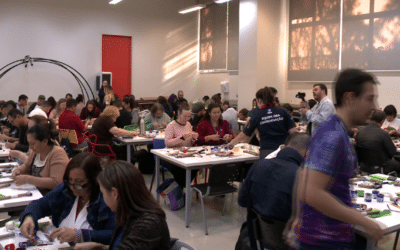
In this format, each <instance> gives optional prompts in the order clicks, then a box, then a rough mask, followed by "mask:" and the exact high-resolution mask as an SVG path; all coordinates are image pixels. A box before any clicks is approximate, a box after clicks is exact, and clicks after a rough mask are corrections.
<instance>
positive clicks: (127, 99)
mask: <svg viewBox="0 0 400 250" xmlns="http://www.w3.org/2000/svg"><path fill="white" fill-rule="evenodd" d="M122 102H123V103H126V104H129V108H130V109H134V108H135V98H132V97H131V96H129V95H126V96H124V98H122Z"/></svg>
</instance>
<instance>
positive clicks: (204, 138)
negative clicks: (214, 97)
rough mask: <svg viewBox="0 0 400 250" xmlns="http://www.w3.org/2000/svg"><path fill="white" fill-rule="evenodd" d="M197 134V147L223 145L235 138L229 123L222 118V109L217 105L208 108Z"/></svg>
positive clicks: (213, 104)
mask: <svg viewBox="0 0 400 250" xmlns="http://www.w3.org/2000/svg"><path fill="white" fill-rule="evenodd" d="M197 133H198V134H199V138H198V139H197V141H196V143H197V145H221V144H224V143H228V142H230V141H231V140H232V138H233V134H232V132H231V130H230V128H229V123H228V122H227V121H225V120H222V118H221V107H220V106H219V105H218V104H215V103H212V104H210V105H209V106H208V109H207V112H206V116H205V117H204V119H203V120H201V121H200V123H199V125H198V126H197Z"/></svg>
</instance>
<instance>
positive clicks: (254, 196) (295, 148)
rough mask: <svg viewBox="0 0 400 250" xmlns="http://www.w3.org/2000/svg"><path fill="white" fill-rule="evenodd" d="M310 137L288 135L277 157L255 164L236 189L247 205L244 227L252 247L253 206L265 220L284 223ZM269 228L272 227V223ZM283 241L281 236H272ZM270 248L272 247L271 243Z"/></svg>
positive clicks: (289, 212) (254, 243) (244, 205)
mask: <svg viewBox="0 0 400 250" xmlns="http://www.w3.org/2000/svg"><path fill="white" fill-rule="evenodd" d="M309 138H310V136H309V135H307V134H305V133H293V134H291V135H290V136H289V137H288V139H287V140H286V143H285V148H284V149H282V150H281V151H280V152H279V153H278V155H277V157H276V158H273V159H269V160H266V159H264V160H260V161H259V162H257V163H255V164H254V165H253V166H252V167H251V169H250V171H249V173H248V174H247V176H246V179H245V181H244V184H243V187H242V188H241V189H240V192H239V205H240V206H242V207H247V227H248V231H249V236H250V242H251V245H252V248H253V249H257V248H256V247H255V246H256V242H255V239H254V233H253V225H252V219H253V218H254V215H253V213H252V210H251V209H252V208H253V209H254V210H256V211H257V212H258V213H259V214H261V215H263V216H265V217H266V218H268V219H273V220H278V221H281V222H284V223H286V222H287V221H288V220H289V218H290V215H291V212H292V190H293V184H294V180H295V177H296V172H297V170H298V169H299V167H300V164H301V163H302V162H303V160H304V155H305V152H306V147H307V144H308V141H309ZM271 230H275V229H274V228H273V226H272V225H271ZM275 241H276V244H278V245H281V244H283V241H282V237H279V238H278V239H275ZM270 247H274V246H273V245H270Z"/></svg>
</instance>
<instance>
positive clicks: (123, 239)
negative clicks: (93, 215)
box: [74, 161, 171, 250]
mask: <svg viewBox="0 0 400 250" xmlns="http://www.w3.org/2000/svg"><path fill="white" fill-rule="evenodd" d="M97 179H98V180H99V184H100V190H101V192H102V193H103V196H104V201H105V203H106V204H107V206H108V207H109V208H110V209H111V210H112V211H114V212H115V213H116V217H115V218H116V224H117V229H116V230H115V232H114V235H113V238H112V240H111V243H110V245H109V246H106V245H102V244H98V243H94V242H88V243H79V244H76V245H75V248H74V249H75V250H84V249H91V250H95V249H110V250H114V249H115V250H125V249H126V250H144V249H145V250H169V249H171V246H170V234H169V229H168V225H167V222H166V219H165V212H164V211H163V210H162V208H161V207H160V205H158V204H157V202H156V200H155V199H154V197H153V195H152V194H151V193H150V191H149V189H148V188H147V187H146V184H145V181H144V178H143V175H142V174H141V173H140V171H139V170H138V169H137V168H136V167H134V166H133V165H132V164H130V163H128V162H126V161H115V162H113V163H111V164H109V165H108V166H106V167H105V168H104V170H103V171H102V172H101V173H100V174H99V176H98V177H97Z"/></svg>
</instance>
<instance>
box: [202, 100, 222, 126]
mask: <svg viewBox="0 0 400 250" xmlns="http://www.w3.org/2000/svg"><path fill="white" fill-rule="evenodd" d="M215 108H219V110H220V111H221V115H220V116H219V119H218V123H220V124H222V109H221V106H220V105H218V104H216V103H211V104H210V105H208V108H207V112H206V115H205V116H204V120H209V121H210V120H211V116H210V113H211V111H212V110H213V109H215Z"/></svg>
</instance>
